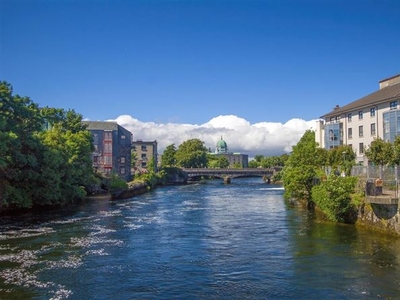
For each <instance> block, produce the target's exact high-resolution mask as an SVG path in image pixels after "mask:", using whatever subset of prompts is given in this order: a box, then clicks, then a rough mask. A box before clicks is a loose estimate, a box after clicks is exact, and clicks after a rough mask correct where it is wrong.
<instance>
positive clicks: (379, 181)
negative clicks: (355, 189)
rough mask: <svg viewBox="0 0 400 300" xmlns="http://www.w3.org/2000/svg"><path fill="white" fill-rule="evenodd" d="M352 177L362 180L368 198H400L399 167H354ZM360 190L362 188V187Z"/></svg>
mask: <svg viewBox="0 0 400 300" xmlns="http://www.w3.org/2000/svg"><path fill="white" fill-rule="evenodd" d="M351 175H352V176H357V177H359V178H360V182H361V185H362V186H364V187H365V193H366V196H368V197H370V198H371V197H372V198H373V197H380V198H381V197H387V198H391V199H394V198H398V197H399V185H398V183H399V179H400V167H399V166H392V167H388V166H354V167H353V168H352V169H351ZM360 188H362V187H361V186H360Z"/></svg>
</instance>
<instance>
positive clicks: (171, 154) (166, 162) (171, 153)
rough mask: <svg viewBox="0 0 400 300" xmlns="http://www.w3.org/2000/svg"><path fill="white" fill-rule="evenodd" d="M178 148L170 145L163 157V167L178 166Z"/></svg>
mask: <svg viewBox="0 0 400 300" xmlns="http://www.w3.org/2000/svg"><path fill="white" fill-rule="evenodd" d="M175 155H176V148H175V144H171V145H168V146H167V147H166V148H165V150H164V152H163V154H162V155H161V166H163V167H169V166H175V165H176V158H175Z"/></svg>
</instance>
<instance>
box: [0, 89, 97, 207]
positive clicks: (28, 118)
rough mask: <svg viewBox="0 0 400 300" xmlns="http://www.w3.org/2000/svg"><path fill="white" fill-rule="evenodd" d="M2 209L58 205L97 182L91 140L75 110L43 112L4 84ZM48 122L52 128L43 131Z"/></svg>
mask: <svg viewBox="0 0 400 300" xmlns="http://www.w3.org/2000/svg"><path fill="white" fill-rule="evenodd" d="M0 100H1V101H0V150H1V151H2V156H1V158H0V206H12V207H31V206H33V205H45V204H60V203H65V202H67V201H71V200H73V199H76V198H80V197H83V196H84V194H85V191H84V188H83V186H85V185H87V184H90V183H91V182H93V181H94V176H93V171H92V162H91V159H90V155H91V153H92V150H93V149H92V138H91V135H90V133H89V132H88V131H87V130H86V129H85V127H84V125H82V123H81V121H82V117H81V116H80V115H79V114H77V113H75V112H74V111H72V110H70V111H64V110H62V109H53V108H42V109H39V107H38V105H37V104H36V103H34V102H33V101H31V100H30V99H29V98H27V97H20V96H18V95H13V90H12V87H11V85H10V84H8V83H6V82H1V83H0ZM46 122H49V123H51V124H52V126H51V127H50V129H49V130H45V129H44V125H45V124H46Z"/></svg>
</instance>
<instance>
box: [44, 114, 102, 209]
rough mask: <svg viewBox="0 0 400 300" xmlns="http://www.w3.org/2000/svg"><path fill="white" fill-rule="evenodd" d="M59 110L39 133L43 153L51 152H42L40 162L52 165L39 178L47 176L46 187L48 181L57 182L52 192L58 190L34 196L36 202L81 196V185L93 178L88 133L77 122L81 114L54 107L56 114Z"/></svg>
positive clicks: (51, 201)
mask: <svg viewBox="0 0 400 300" xmlns="http://www.w3.org/2000/svg"><path fill="white" fill-rule="evenodd" d="M60 112H61V115H62V118H61V119H58V120H56V119H55V118H54V119H53V122H55V123H53V124H52V127H51V129H49V130H46V131H43V132H41V133H40V134H39V136H40V138H41V141H42V144H43V145H44V146H45V147H46V150H47V152H49V153H51V155H50V156H49V154H48V153H46V152H45V154H46V155H43V162H44V163H46V164H44V165H45V166H48V167H50V166H52V168H51V169H49V170H47V172H44V173H43V175H45V176H43V178H41V180H42V181H43V180H45V179H50V178H51V180H50V182H49V181H48V182H46V181H45V182H46V185H47V186H50V185H51V182H57V187H55V188H54V191H58V192H59V193H58V194H57V195H55V194H54V193H52V194H50V195H49V196H48V197H41V198H38V200H40V203H39V204H53V203H64V202H69V201H72V200H74V199H77V198H82V197H83V196H84V195H85V193H84V189H83V187H85V186H86V187H87V186H90V185H91V184H92V183H93V180H94V173H93V167H92V161H91V154H92V152H93V150H94V148H93V143H92V136H91V134H90V132H89V131H88V130H86V127H85V126H83V125H82V124H81V122H82V116H80V115H79V114H77V113H75V112H74V111H62V110H61V111H60V110H57V114H58V113H60ZM46 119H47V118H46ZM55 158H57V159H55ZM49 159H54V162H53V163H50V164H49ZM56 162H57V163H56ZM52 169H53V170H52ZM57 169H58V170H59V171H57ZM50 173H51V174H52V175H51V176H50ZM55 177H57V179H55ZM49 202H50V203H49Z"/></svg>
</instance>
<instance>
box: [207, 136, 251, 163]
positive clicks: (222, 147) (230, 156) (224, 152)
mask: <svg viewBox="0 0 400 300" xmlns="http://www.w3.org/2000/svg"><path fill="white" fill-rule="evenodd" d="M211 154H213V155H218V156H225V157H226V159H227V160H228V162H229V167H231V168H232V167H235V166H237V165H240V166H241V167H242V168H247V167H248V166H249V156H248V155H247V154H241V153H236V152H229V149H228V144H227V143H226V142H225V141H224V140H223V139H222V136H221V139H220V140H219V141H218V142H217V144H216V146H215V152H214V153H211Z"/></svg>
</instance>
